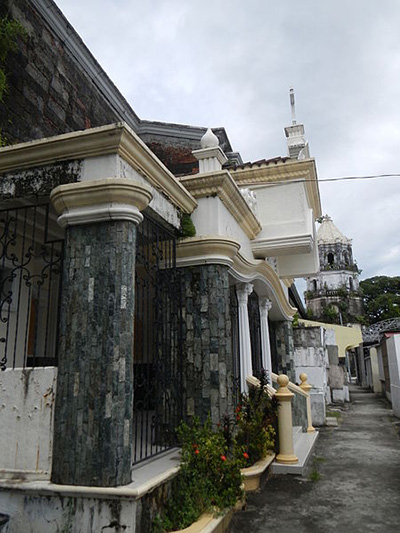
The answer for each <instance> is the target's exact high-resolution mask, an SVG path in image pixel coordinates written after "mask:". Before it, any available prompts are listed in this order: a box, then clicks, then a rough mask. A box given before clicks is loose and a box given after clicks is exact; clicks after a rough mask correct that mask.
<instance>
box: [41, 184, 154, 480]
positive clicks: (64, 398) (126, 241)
mask: <svg viewBox="0 0 400 533" xmlns="http://www.w3.org/2000/svg"><path fill="white" fill-rule="evenodd" d="M150 199H151V193H150V191H149V190H148V189H147V187H144V186H143V185H139V184H136V183H135V182H133V181H131V180H128V179H119V178H108V179H102V180H93V181H87V182H81V183H74V184H69V185H61V186H59V187H57V188H56V189H54V190H53V191H52V194H51V200H52V202H53V205H54V207H55V209H56V211H57V212H58V213H59V214H60V216H59V219H58V222H59V224H60V225H62V226H63V227H65V228H66V235H65V256H64V265H63V283H62V295H61V310H60V314H61V317H60V332H59V341H60V344H59V366H58V376H57V395H56V403H55V420H54V444H53V466H52V476H51V479H52V481H53V482H54V483H59V484H66V485H87V486H103V487H111V486H118V485H125V484H128V483H129V482H130V481H131V466H132V446H133V440H132V407H133V379H132V378H133V360H132V357H133V331H134V330H133V324H134V309H135V302H134V288H135V287H134V279H135V252H136V225H137V224H138V223H139V222H140V221H141V220H142V218H143V217H142V215H141V213H140V210H141V209H144V207H145V206H146V205H147V204H148V202H149V201H150Z"/></svg>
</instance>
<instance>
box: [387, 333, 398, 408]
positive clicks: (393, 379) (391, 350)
mask: <svg viewBox="0 0 400 533" xmlns="http://www.w3.org/2000/svg"><path fill="white" fill-rule="evenodd" d="M386 345H387V350H388V362H389V373H390V395H391V401H392V409H393V414H394V415H395V416H397V417H399V418H400V334H398V333H397V334H394V335H392V336H391V337H389V338H388V339H387V341H386Z"/></svg>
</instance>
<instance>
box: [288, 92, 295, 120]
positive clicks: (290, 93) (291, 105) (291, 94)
mask: <svg viewBox="0 0 400 533" xmlns="http://www.w3.org/2000/svg"><path fill="white" fill-rule="evenodd" d="M289 96H290V109H291V112H292V125H295V124H296V108H295V103H294V89H293V87H291V88H290V91H289Z"/></svg>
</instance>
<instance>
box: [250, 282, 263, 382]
mask: <svg viewBox="0 0 400 533" xmlns="http://www.w3.org/2000/svg"><path fill="white" fill-rule="evenodd" d="M247 308H248V312H249V325H250V342H251V361H252V365H253V374H254V375H257V374H258V373H259V372H260V370H261V368H262V354H261V325H260V306H259V301H258V296H257V294H256V293H255V292H252V293H251V294H250V296H249V300H248V304H247Z"/></svg>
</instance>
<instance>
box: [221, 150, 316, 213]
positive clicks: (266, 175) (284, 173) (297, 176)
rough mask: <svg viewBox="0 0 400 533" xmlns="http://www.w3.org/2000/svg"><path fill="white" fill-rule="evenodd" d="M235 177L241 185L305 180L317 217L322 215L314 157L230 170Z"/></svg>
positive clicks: (311, 204)
mask: <svg viewBox="0 0 400 533" xmlns="http://www.w3.org/2000/svg"><path fill="white" fill-rule="evenodd" d="M230 172H231V174H232V177H233V179H234V180H235V182H236V183H237V184H238V186H239V187H246V186H250V187H251V186H252V185H253V186H257V185H268V184H271V185H272V184H276V183H278V184H280V183H282V184H284V183H285V182H289V183H290V182H291V181H298V182H302V181H304V185H305V189H306V193H307V196H308V199H309V202H310V206H311V208H312V209H313V211H314V216H315V218H317V217H320V216H321V215H322V211H321V200H320V195H319V187H318V179H317V170H316V166H315V160H314V159H306V160H301V161H298V160H293V159H285V160H281V161H277V162H275V163H274V164H273V165H271V164H268V163H267V162H266V163H262V164H259V165H252V166H246V167H245V168H237V169H231V170H230Z"/></svg>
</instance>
